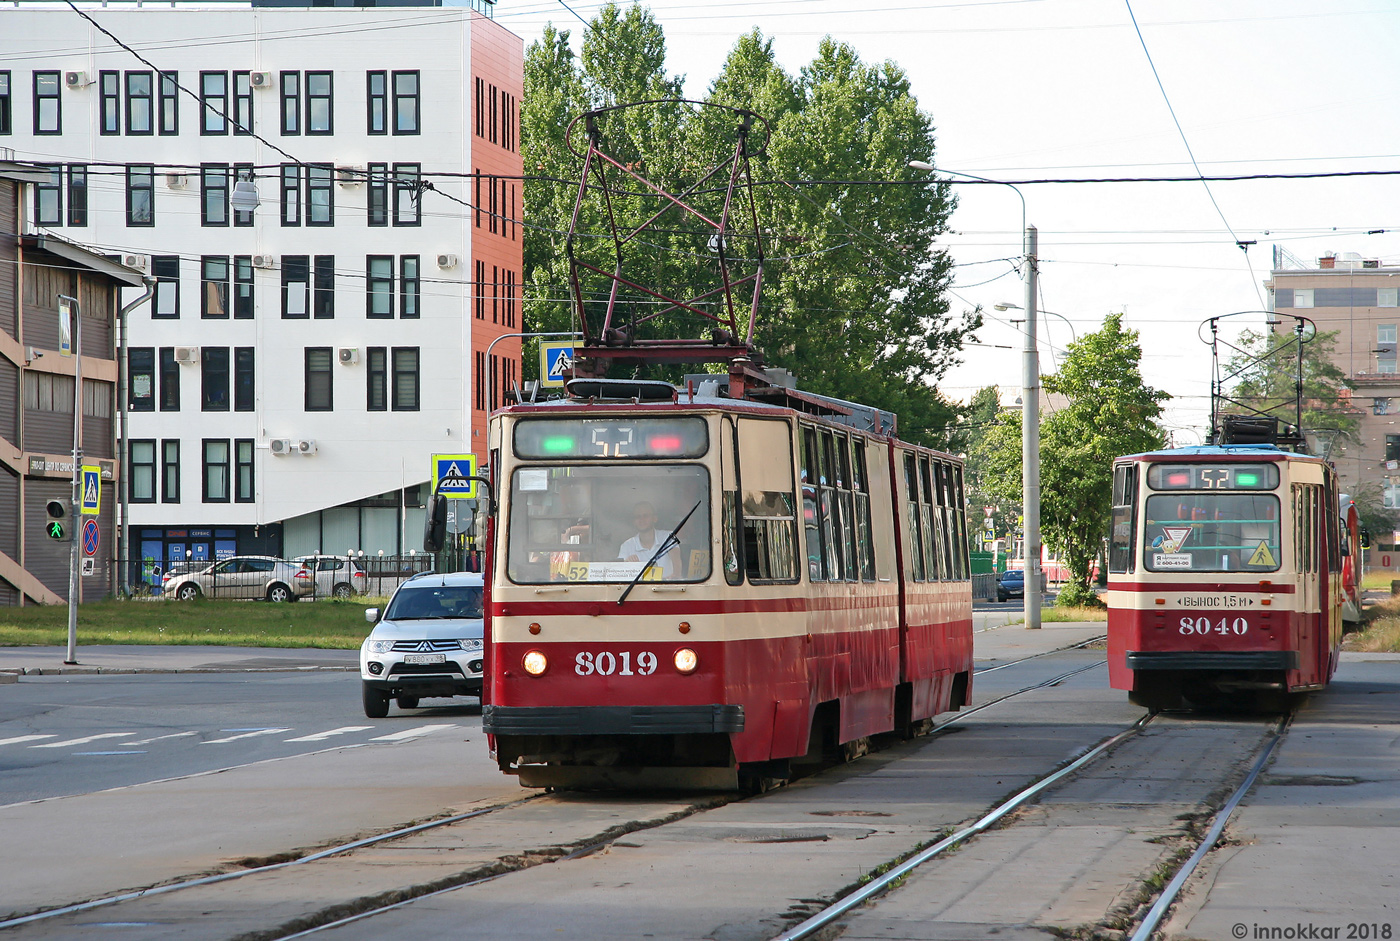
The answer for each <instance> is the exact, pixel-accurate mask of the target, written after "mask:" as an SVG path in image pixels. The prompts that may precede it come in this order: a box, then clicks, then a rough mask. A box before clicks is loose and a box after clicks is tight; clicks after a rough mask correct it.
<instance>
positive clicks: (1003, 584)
mask: <svg viewBox="0 0 1400 941" xmlns="http://www.w3.org/2000/svg"><path fill="white" fill-rule="evenodd" d="M1024 597H1026V573H1025V570H1023V569H1007V570H1006V571H1005V572H1002V573H1001V577H1000V578H998V579H997V600H998V601H1010V600H1011V599H1012V598H1024Z"/></svg>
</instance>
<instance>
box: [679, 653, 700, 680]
mask: <svg viewBox="0 0 1400 941" xmlns="http://www.w3.org/2000/svg"><path fill="white" fill-rule="evenodd" d="M675 659H676V672H678V673H685V674H690V673H694V672H695V668H696V667H698V666H700V657H699V656H698V655H697V654H696V653H695V651H693V650H691V649H690V648H689V647H682V648H681V649H680V650H677V651H676V658H675Z"/></svg>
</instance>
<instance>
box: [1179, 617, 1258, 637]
mask: <svg viewBox="0 0 1400 941" xmlns="http://www.w3.org/2000/svg"><path fill="white" fill-rule="evenodd" d="M1179 631H1180V633H1182V634H1211V633H1215V634H1224V635H1227V636H1228V635H1230V634H1237V635H1238V634H1247V633H1249V622H1248V621H1246V620H1245V619H1244V618H1235V619H1234V620H1231V619H1230V618H1227V617H1222V618H1221V619H1220V620H1219V621H1217V622H1215V623H1213V624H1212V623H1211V620H1210V618H1182V619H1181V627H1180V628H1179Z"/></svg>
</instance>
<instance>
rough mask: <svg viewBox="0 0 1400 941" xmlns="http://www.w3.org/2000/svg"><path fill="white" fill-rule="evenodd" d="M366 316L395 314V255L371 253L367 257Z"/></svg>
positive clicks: (378, 316) (390, 315)
mask: <svg viewBox="0 0 1400 941" xmlns="http://www.w3.org/2000/svg"><path fill="white" fill-rule="evenodd" d="M365 291H366V295H365V303H366V306H365V316H366V317H374V318H385V319H388V318H392V317H393V316H394V256H393V255H370V256H368V257H367V258H366V259H365Z"/></svg>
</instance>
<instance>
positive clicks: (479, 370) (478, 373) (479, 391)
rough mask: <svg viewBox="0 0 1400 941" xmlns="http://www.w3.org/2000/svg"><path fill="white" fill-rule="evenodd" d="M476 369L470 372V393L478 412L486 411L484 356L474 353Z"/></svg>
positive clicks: (477, 352)
mask: <svg viewBox="0 0 1400 941" xmlns="http://www.w3.org/2000/svg"><path fill="white" fill-rule="evenodd" d="M475 365H476V368H475V369H473V370H472V393H473V399H474V401H475V403H476V410H477V411H478V412H484V411H486V354H485V353H483V352H482V351H481V350H477V351H476V363H475Z"/></svg>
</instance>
